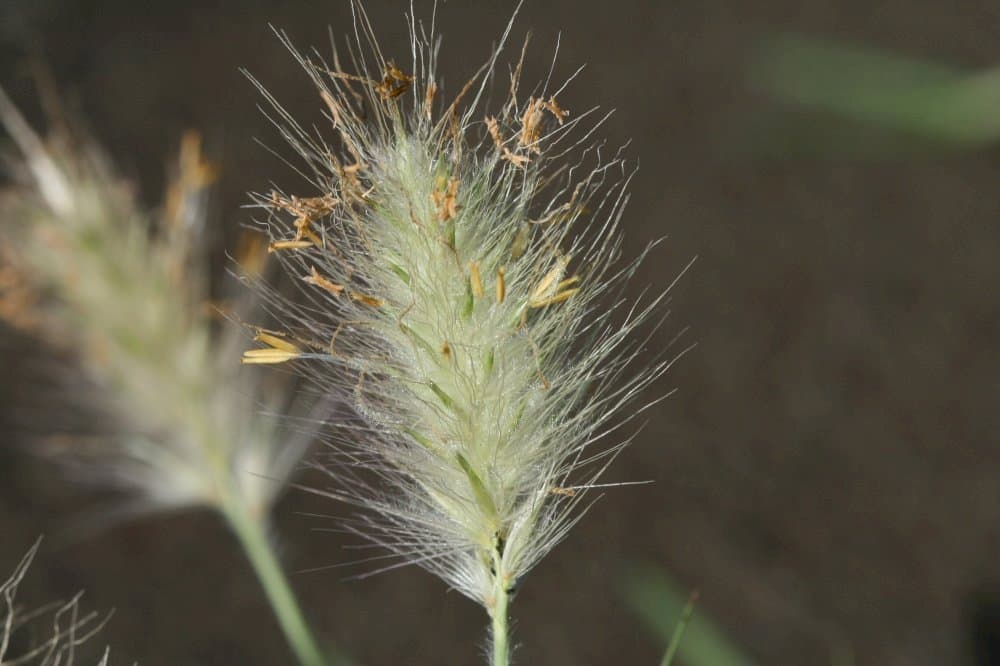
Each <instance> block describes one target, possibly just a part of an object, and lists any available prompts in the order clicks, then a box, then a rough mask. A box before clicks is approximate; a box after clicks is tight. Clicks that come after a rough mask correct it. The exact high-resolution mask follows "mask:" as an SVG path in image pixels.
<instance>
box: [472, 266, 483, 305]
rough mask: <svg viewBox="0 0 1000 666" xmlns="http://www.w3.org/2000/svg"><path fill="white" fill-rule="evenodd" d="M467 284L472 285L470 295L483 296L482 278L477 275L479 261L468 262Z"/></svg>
mask: <svg viewBox="0 0 1000 666" xmlns="http://www.w3.org/2000/svg"><path fill="white" fill-rule="evenodd" d="M469 284H470V285H471V286H472V295H473V296H475V297H476V298H482V297H483V280H482V278H481V277H480V276H479V262H478V261H472V262H469Z"/></svg>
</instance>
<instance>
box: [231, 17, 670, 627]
mask: <svg viewBox="0 0 1000 666" xmlns="http://www.w3.org/2000/svg"><path fill="white" fill-rule="evenodd" d="M354 11H355V17H356V21H355V26H356V31H355V39H354V40H352V44H353V46H351V47H350V49H349V55H350V62H351V63H352V68H351V70H350V71H347V70H345V68H344V67H343V66H342V63H341V62H340V59H339V58H337V57H336V56H334V58H333V60H332V62H331V63H327V62H325V61H324V59H323V58H322V56H320V55H319V54H318V53H316V52H311V53H309V54H303V53H301V52H298V51H296V50H295V48H294V47H293V46H292V45H291V42H290V40H289V39H288V37H287V36H286V35H285V34H284V33H279V37H280V38H281V40H282V41H283V42H284V43H285V44H286V45H287V46H288V48H289V49H290V50H291V52H292V53H293V54H294V56H295V57H296V59H297V60H298V62H299V63H300V64H301V65H302V67H303V68H304V69H305V71H306V72H307V74H308V75H309V78H310V79H311V81H312V83H313V84H314V85H315V86H316V87H317V89H318V100H317V101H318V102H320V103H322V105H323V107H324V110H325V117H326V120H327V122H328V123H329V127H328V128H327V130H326V131H325V132H324V131H323V130H319V129H315V128H313V129H307V128H304V127H302V126H300V125H299V124H298V123H297V122H296V121H295V119H294V118H293V117H292V116H291V115H290V114H289V113H288V112H286V111H285V110H284V109H283V108H282V107H281V106H280V104H279V103H278V101H277V100H275V99H274V98H273V97H272V96H271V95H270V94H269V93H268V92H267V90H266V89H265V87H264V85H263V84H261V83H256V81H255V83H256V85H257V86H258V87H259V89H260V91H261V93H262V94H263V95H264V96H265V98H266V99H267V101H268V102H269V103H270V104H271V106H272V109H273V114H272V120H273V121H274V123H275V125H276V126H277V127H278V128H279V129H280V131H281V134H282V136H283V138H284V139H285V140H286V141H287V142H288V144H289V145H290V146H291V147H292V148H293V149H294V150H295V152H296V153H298V156H299V158H300V159H301V160H302V162H304V166H303V167H302V168H301V169H298V171H299V173H300V174H301V175H302V176H303V177H305V178H306V179H307V180H308V181H309V183H310V185H309V186H308V188H306V191H304V192H299V193H298V195H293V194H289V193H286V192H282V191H274V192H267V193H263V194H258V195H256V197H255V200H256V203H257V204H258V205H259V206H260V208H262V209H265V210H267V211H269V215H268V217H267V218H266V220H262V221H261V226H262V227H264V228H266V230H267V232H268V234H269V236H270V248H271V250H272V252H273V253H274V254H275V255H276V256H278V257H279V259H280V261H281V262H282V264H283V267H284V269H285V271H287V273H288V274H289V275H291V276H293V277H295V278H296V279H297V280H298V281H299V285H300V291H301V293H300V296H301V298H299V299H298V301H297V302H292V301H290V300H289V299H287V298H286V297H284V296H282V295H280V294H278V293H277V292H276V291H274V290H270V289H269V287H268V286H267V285H266V284H262V283H260V282H257V288H259V289H261V290H264V291H265V292H267V293H268V298H269V301H270V304H271V308H272V313H273V315H274V318H275V320H276V321H279V322H280V323H281V325H280V326H277V327H274V330H270V331H267V332H266V335H267V337H261V338H260V341H261V342H262V343H263V345H262V346H261V347H260V348H259V349H254V350H250V351H248V352H246V354H245V356H244V361H245V362H247V363H262V364H267V363H284V362H292V363H293V364H294V366H295V368H296V369H297V370H298V371H300V372H301V373H303V374H304V375H305V376H307V377H309V378H310V379H311V380H312V381H313V382H314V384H315V385H316V386H317V387H318V389H319V390H320V391H321V392H323V393H325V394H336V395H342V396H345V397H346V398H348V399H349V400H350V401H351V402H352V403H353V405H354V408H355V411H356V414H357V416H356V418H354V419H351V420H346V421H341V422H340V423H338V424H334V428H335V431H334V432H333V434H332V435H331V442H330V444H331V446H330V453H329V455H328V457H327V461H326V463H325V465H324V468H325V469H326V470H328V471H329V473H330V474H331V476H332V477H333V484H332V486H331V488H329V489H326V490H323V491H318V492H323V493H325V494H327V495H329V496H331V497H334V498H336V499H339V500H343V501H345V502H348V503H351V504H353V505H354V506H356V507H358V508H359V509H360V511H359V512H358V513H357V514H356V515H354V516H352V517H350V518H348V519H346V520H345V525H346V528H347V529H348V530H351V531H354V532H357V533H359V534H362V535H364V536H365V537H366V538H368V539H370V540H371V541H372V542H374V544H375V545H376V546H378V547H384V548H387V549H389V550H390V551H391V552H392V553H393V554H394V555H395V556H398V560H395V561H391V563H390V564H389V566H388V567H383V568H392V567H394V566H401V565H405V564H411V563H413V564H418V565H420V566H422V567H425V568H427V569H429V570H431V571H433V572H434V573H436V574H437V575H439V576H440V577H442V578H443V579H444V580H445V581H447V582H448V583H449V584H450V585H451V586H453V587H454V588H456V589H458V590H460V591H461V592H463V593H464V594H465V595H467V596H469V597H470V598H472V599H474V600H476V601H478V602H479V603H481V604H483V605H484V606H485V607H486V608H487V610H489V611H490V613H491V614H493V615H496V614H497V612H503V613H505V612H506V610H505V608H506V598H507V596H509V594H510V593H511V592H512V591H513V590H514V588H515V587H516V585H517V583H518V581H519V580H520V579H521V578H522V577H523V576H524V574H525V573H527V571H528V570H530V569H531V568H532V567H533V566H534V565H535V564H537V563H538V561H539V560H540V559H541V558H542V557H543V556H544V555H545V554H546V553H547V552H548V551H549V550H550V549H551V548H552V547H553V546H555V545H556V544H557V543H558V542H559V541H560V540H561V539H563V538H564V537H565V535H566V533H567V531H568V530H569V529H570V527H571V526H572V525H573V524H574V523H575V522H576V521H577V520H578V519H579V517H580V516H581V515H582V513H583V509H585V508H586V506H587V505H586V504H585V503H584V502H585V499H586V498H588V497H591V495H590V493H589V491H591V490H592V489H594V488H597V487H599V484H598V482H597V481H598V477H599V476H600V474H601V473H602V472H603V471H604V470H605V469H606V467H607V466H608V464H609V463H610V461H611V460H612V459H613V458H614V457H615V455H616V454H617V453H618V452H619V451H621V449H622V447H623V446H624V445H625V442H623V441H621V438H619V439H617V440H612V443H608V441H609V440H608V439H606V436H607V435H609V434H610V433H613V432H614V431H616V430H617V429H618V428H619V427H620V426H621V425H623V424H624V423H625V422H627V421H629V420H630V419H632V418H634V417H635V416H637V415H639V414H640V413H641V412H642V411H643V410H644V409H645V408H646V407H648V406H649V405H651V404H653V403H652V402H647V403H645V404H640V405H633V406H632V407H631V408H630V409H629V411H628V412H627V413H625V412H624V411H623V409H622V408H623V407H624V406H625V405H627V404H629V403H632V401H633V399H634V398H636V396H637V395H638V394H639V393H640V391H642V390H643V389H644V388H646V387H647V386H648V385H649V384H651V383H652V382H653V381H654V380H656V379H657V378H658V377H659V376H660V375H661V374H662V373H663V372H665V371H666V369H667V368H668V367H669V365H670V363H671V362H672V361H673V360H674V359H675V358H676V357H677V356H678V355H679V354H678V353H677V351H676V350H670V349H669V345H665V346H664V347H663V348H660V349H658V350H656V351H655V352H647V350H645V348H644V344H645V343H646V342H647V341H648V340H649V339H650V338H649V336H651V335H652V334H653V332H654V331H655V330H656V326H657V325H658V323H659V320H661V319H660V318H661V316H665V314H666V308H665V303H666V299H667V291H668V289H669V288H668V289H666V290H663V291H656V293H654V294H652V295H651V296H650V297H648V298H643V297H640V300H642V301H643V302H642V303H641V304H640V303H638V302H636V300H634V299H632V298H629V297H626V296H624V295H623V293H624V292H623V288H624V284H625V282H626V281H627V279H628V278H629V277H630V276H631V275H633V273H634V271H635V269H636V266H637V265H638V263H639V259H636V260H634V261H621V260H620V254H621V252H620V243H621V234H620V228H619V226H620V220H621V214H622V209H623V207H624V204H625V201H626V198H627V196H626V187H627V185H628V182H629V178H630V176H631V171H630V169H629V168H628V167H627V166H626V165H625V163H624V161H623V159H622V157H621V151H617V152H614V151H612V155H611V156H610V157H606V156H605V155H604V153H605V152H606V151H605V150H604V148H603V143H601V142H597V141H595V140H594V139H593V138H592V136H593V133H594V130H595V129H596V128H597V126H599V125H600V124H601V121H602V120H603V119H604V118H605V117H606V116H603V117H602V116H600V114H597V113H596V110H594V109H592V110H590V111H588V112H586V113H582V114H577V115H572V116H571V115H570V111H569V110H567V109H566V108H564V107H563V106H562V104H561V103H560V102H559V99H560V97H561V94H562V92H563V89H564V88H565V86H566V85H567V84H568V83H569V81H571V80H573V79H574V78H575V77H576V74H577V73H579V70H577V73H574V74H573V75H572V76H570V77H569V80H568V81H567V82H566V83H565V84H563V85H562V86H559V87H556V86H553V85H552V84H551V80H550V79H551V78H552V74H551V70H550V75H549V77H548V78H547V79H546V80H545V81H543V82H542V83H540V84H539V85H536V86H534V87H533V88H531V89H530V90H525V89H524V84H523V82H522V81H521V71H522V64H523V62H524V58H525V56H526V53H527V51H528V41H527V40H525V42H524V48H523V49H521V53H520V57H519V58H515V60H514V61H513V63H512V65H511V66H510V67H509V68H506V72H505V74H504V75H503V76H501V75H500V74H501V70H502V69H505V68H501V67H500V65H499V63H500V58H501V55H502V54H503V52H504V46H505V45H506V43H507V41H508V37H509V35H510V32H511V29H512V25H513V19H512V21H511V23H510V24H508V26H507V28H506V30H505V32H504V34H503V36H502V38H501V40H500V41H499V46H497V47H496V48H495V49H494V50H493V52H492V53H491V54H490V55H489V58H488V60H487V61H486V62H485V63H484V64H483V65H482V66H481V67H480V68H479V70H478V71H477V72H476V74H475V76H474V77H473V78H472V79H471V80H469V81H468V83H466V84H465V85H464V86H463V87H462V88H461V89H460V90H458V91H457V93H453V96H450V97H449V96H448V95H447V94H446V92H445V90H444V89H443V86H440V84H439V82H438V80H437V73H436V56H437V52H438V43H437V38H436V37H435V36H434V28H433V25H431V26H430V27H429V28H428V29H425V26H424V25H423V24H421V23H419V22H417V21H416V20H414V19H412V18H410V20H409V27H410V32H411V44H410V45H409V46H410V49H409V53H408V54H407V55H405V56H404V57H401V58H399V59H397V60H393V59H391V58H390V57H389V56H388V55H387V54H386V53H384V52H383V50H382V47H381V46H380V45H379V44H378V43H377V42H376V41H375V38H374V36H373V33H372V29H371V26H370V24H369V21H368V18H367V16H366V15H365V13H364V10H363V9H362V8H361V7H359V6H358V5H354ZM404 62H405V65H404V64H403V63H404ZM553 69H554V67H553ZM508 74H509V78H508V76H507V75H508ZM500 80H502V81H503V82H504V85H503V86H502V88H503V96H504V97H505V98H506V99H505V101H504V103H503V104H502V105H501V106H500V107H499V108H498V109H496V110H495V111H488V110H485V109H484V105H485V100H486V98H487V97H488V95H489V92H490V88H491V82H496V81H500ZM507 82H509V86H508V85H507ZM492 87H494V88H496V87H500V86H499V85H493V86H492ZM493 92H494V93H495V91H493ZM331 129H332V131H330V130H331ZM324 133H325V134H329V135H330V137H329V140H327V139H326V138H324ZM647 251H648V250H647ZM643 254H644V255H645V252H644V253H643ZM640 258H641V257H640ZM255 282H256V281H255ZM640 329H641V330H642V331H643V335H644V336H645V337H639V338H636V337H634V334H635V333H637V332H638V331H639V330H640ZM657 399H658V398H657ZM653 402H655V400H654V401H653ZM373 559H376V560H377V559H379V558H378V557H377V556H376V557H375V558H373ZM383 568H380V569H379V570H382V569H383ZM499 605H503V609H498V608H497V607H498V606H499Z"/></svg>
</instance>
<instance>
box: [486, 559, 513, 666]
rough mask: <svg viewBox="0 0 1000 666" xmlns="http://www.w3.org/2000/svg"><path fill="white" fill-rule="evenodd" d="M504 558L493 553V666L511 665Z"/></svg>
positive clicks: (508, 596) (491, 611) (491, 610)
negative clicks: (503, 568)
mask: <svg viewBox="0 0 1000 666" xmlns="http://www.w3.org/2000/svg"><path fill="white" fill-rule="evenodd" d="M501 564H502V557H501V555H500V553H499V552H497V551H494V552H493V571H494V573H493V608H491V609H490V616H491V617H492V619H493V627H492V641H493V659H492V661H491V662H490V663H491V666H508V664H510V647H509V644H508V629H507V618H508V613H509V611H508V610H507V607H508V604H509V603H510V595H509V594H508V592H507V582H506V576H504V575H503V571H502V569H501Z"/></svg>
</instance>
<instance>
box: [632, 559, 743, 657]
mask: <svg viewBox="0 0 1000 666" xmlns="http://www.w3.org/2000/svg"><path fill="white" fill-rule="evenodd" d="M624 593H625V598H626V601H628V603H629V605H630V606H631V607H632V610H633V611H635V613H636V614H637V615H638V616H639V617H640V619H642V621H643V623H644V624H645V625H646V627H647V628H648V629H649V630H650V631H651V632H653V633H654V634H655V635H656V636H658V637H659V638H660V640H661V641H662V643H663V645H664V646H667V648H666V654H664V657H663V662H661V666H662V664H670V663H671V662H672V660H673V659H674V656H677V657H680V659H681V661H682V662H683V663H684V664H685V666H752V664H753V661H752V660H751V659H750V658H749V657H747V656H746V655H744V654H743V653H742V652H741V651H740V650H739V648H737V647H736V646H735V645H734V644H733V643H732V642H731V641H730V640H729V639H728V638H726V636H725V634H724V633H723V632H722V631H721V630H719V628H718V627H716V626H715V625H714V624H713V623H712V621H711V620H709V619H708V618H706V617H705V616H704V614H703V613H693V611H694V599H692V598H691V597H690V595H688V594H687V593H686V592H684V591H683V590H682V589H681V588H680V587H679V586H678V585H677V584H675V583H674V582H673V581H671V580H670V578H669V577H668V576H667V575H666V574H665V573H664V572H663V571H662V570H660V569H659V568H657V567H653V566H643V565H637V566H634V567H632V568H631V570H630V571H629V572H628V574H627V576H626V578H625V585H624Z"/></svg>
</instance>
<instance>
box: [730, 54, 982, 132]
mask: <svg viewBox="0 0 1000 666" xmlns="http://www.w3.org/2000/svg"><path fill="white" fill-rule="evenodd" d="M749 80H750V83H751V84H752V85H753V86H754V87H756V88H758V89H760V90H762V91H763V92H766V93H768V94H770V95H773V96H774V97H776V98H778V99H780V100H782V101H785V102H789V103H793V104H796V105H800V106H804V107H810V108H813V109H815V110H817V111H824V112H831V113H834V114H837V115H841V116H844V117H847V118H850V119H852V120H856V121H861V122H864V123H870V124H872V125H876V126H880V127H883V128H886V129H894V130H902V131H905V132H909V133H912V134H915V135H919V136H923V137H925V138H930V139H934V140H939V141H945V142H949V143H956V144H960V145H965V146H968V145H977V144H983V143H989V142H993V141H996V140H997V139H1000V67H991V68H988V69H985V70H982V71H980V72H972V71H963V70H961V69H956V68H951V67H947V66H944V65H941V64H937V63H933V62H925V61H921V60H918V59H915V58H907V57H904V56H899V55H895V54H892V53H887V52H884V51H879V50H876V49H870V48H863V47H856V46H846V45H842V44H836V43H829V42H824V41H821V40H817V39H811V38H807V37H801V36H796V35H791V34H780V35H777V36H776V37H773V38H771V39H769V40H767V41H766V42H765V43H764V46H763V48H762V50H761V52H760V54H759V55H758V57H757V58H756V59H755V60H754V61H753V64H752V65H751V69H750V72H749Z"/></svg>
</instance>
